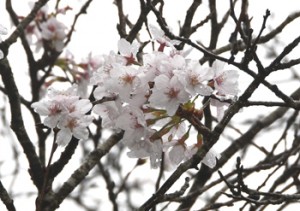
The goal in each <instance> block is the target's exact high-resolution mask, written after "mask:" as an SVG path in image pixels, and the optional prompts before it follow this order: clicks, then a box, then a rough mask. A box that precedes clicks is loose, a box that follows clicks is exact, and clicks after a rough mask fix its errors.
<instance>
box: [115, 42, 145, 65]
mask: <svg viewBox="0 0 300 211" xmlns="http://www.w3.org/2000/svg"><path fill="white" fill-rule="evenodd" d="M139 46H140V45H139V43H138V42H137V41H136V40H134V41H133V43H132V44H130V43H129V42H128V41H127V40H125V39H124V38H122V39H120V40H119V41H118V50H119V52H120V54H121V55H122V56H123V57H124V58H125V60H126V65H130V64H133V63H135V62H137V58H136V55H137V53H138V50H139Z"/></svg>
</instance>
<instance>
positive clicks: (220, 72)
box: [212, 61, 239, 95]
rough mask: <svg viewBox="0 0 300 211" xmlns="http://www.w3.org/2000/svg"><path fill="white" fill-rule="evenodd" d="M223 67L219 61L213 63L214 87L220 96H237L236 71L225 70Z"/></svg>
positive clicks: (237, 76)
mask: <svg viewBox="0 0 300 211" xmlns="http://www.w3.org/2000/svg"><path fill="white" fill-rule="evenodd" d="M224 65H225V63H223V62H220V61H215V62H214V63H213V66H212V69H213V70H214V72H215V74H214V78H213V80H214V87H215V89H216V90H217V93H218V94H220V95H237V94H238V92H239V89H238V78H239V74H238V72H237V70H225V69H224Z"/></svg>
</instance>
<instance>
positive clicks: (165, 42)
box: [149, 24, 180, 51]
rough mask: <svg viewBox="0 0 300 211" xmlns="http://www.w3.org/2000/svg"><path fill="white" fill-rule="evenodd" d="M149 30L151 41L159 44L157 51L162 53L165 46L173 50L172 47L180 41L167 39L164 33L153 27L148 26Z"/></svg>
mask: <svg viewBox="0 0 300 211" xmlns="http://www.w3.org/2000/svg"><path fill="white" fill-rule="evenodd" d="M149 30H150V33H151V35H152V36H153V39H154V40H156V41H157V42H158V43H159V44H160V47H159V49H158V51H163V50H164V48H165V46H168V47H173V48H174V45H178V44H180V41H178V40H171V39H169V38H168V37H167V36H165V33H164V32H163V31H162V30H160V29H158V28H157V27H155V26H154V25H151V24H150V25H149Z"/></svg>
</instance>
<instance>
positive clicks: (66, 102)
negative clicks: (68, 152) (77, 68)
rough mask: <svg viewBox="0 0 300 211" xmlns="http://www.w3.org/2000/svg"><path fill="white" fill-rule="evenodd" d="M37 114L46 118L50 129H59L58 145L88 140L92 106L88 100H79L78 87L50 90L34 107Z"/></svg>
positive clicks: (46, 124)
mask: <svg viewBox="0 0 300 211" xmlns="http://www.w3.org/2000/svg"><path fill="white" fill-rule="evenodd" d="M31 106H32V108H34V110H35V112H37V113H39V114H40V115H41V116H46V117H45V119H44V121H43V123H44V125H45V126H47V127H49V128H52V129H54V128H58V129H59V131H58V134H57V140H56V141H57V144H58V145H61V146H65V145H66V144H67V143H69V141H70V140H71V138H72V135H74V137H76V138H78V139H87V138H88V130H87V126H88V125H89V124H90V123H91V122H92V120H93V117H92V115H87V114H86V113H87V112H89V111H90V110H91V108H92V104H91V102H90V101H89V100H87V99H79V96H78V94H77V86H76V85H74V86H72V87H70V88H68V89H67V90H62V91H60V90H56V89H54V88H52V87H51V88H49V89H48V92H47V96H46V98H45V99H43V100H41V101H39V102H35V103H33V104H32V105H31Z"/></svg>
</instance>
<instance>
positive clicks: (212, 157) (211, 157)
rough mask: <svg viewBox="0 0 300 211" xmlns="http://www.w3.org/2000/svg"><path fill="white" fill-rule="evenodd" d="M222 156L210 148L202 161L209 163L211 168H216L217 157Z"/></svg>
mask: <svg viewBox="0 0 300 211" xmlns="http://www.w3.org/2000/svg"><path fill="white" fill-rule="evenodd" d="M220 157H221V156H220V155H219V154H217V153H216V152H215V151H214V150H213V149H210V150H209V151H208V152H207V153H206V155H205V157H204V158H203V160H202V163H203V164H205V165H207V166H208V167H209V168H214V167H215V166H216V164H217V162H216V159H219V158H220Z"/></svg>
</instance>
